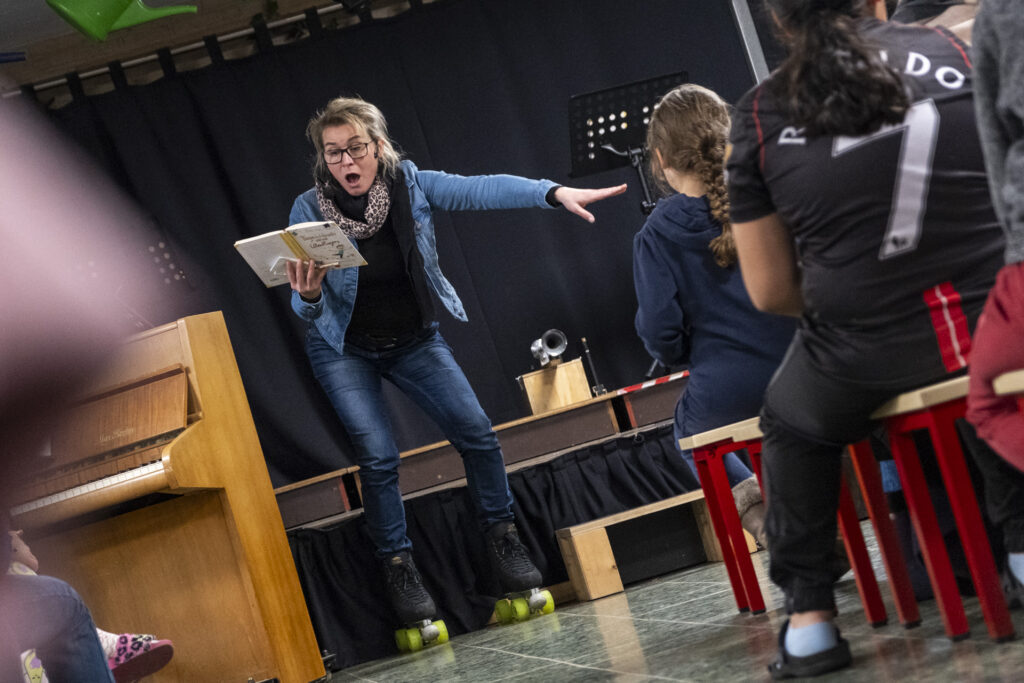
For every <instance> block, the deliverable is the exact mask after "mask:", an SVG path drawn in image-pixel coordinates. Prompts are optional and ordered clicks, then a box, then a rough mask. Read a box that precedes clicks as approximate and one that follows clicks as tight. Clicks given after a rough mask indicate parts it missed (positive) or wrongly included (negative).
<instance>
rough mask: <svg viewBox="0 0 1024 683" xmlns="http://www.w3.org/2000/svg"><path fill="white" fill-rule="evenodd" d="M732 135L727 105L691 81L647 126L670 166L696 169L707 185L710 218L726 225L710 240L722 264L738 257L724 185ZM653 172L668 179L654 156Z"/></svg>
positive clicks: (661, 105)
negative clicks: (727, 141)
mask: <svg viewBox="0 0 1024 683" xmlns="http://www.w3.org/2000/svg"><path fill="white" fill-rule="evenodd" d="M728 137H729V111H728V106H727V105H726V104H725V102H723V101H722V99H721V98H720V97H718V95H716V94H715V93H713V92H711V91H710V90H708V89H707V88H702V87H701V86H699V85H691V84H686V85H681V86H679V87H678V88H676V89H674V90H671V91H670V92H668V93H666V94H665V96H664V97H662V98H661V100H660V101H659V102H658V104H657V105H656V106H655V107H654V112H653V113H652V115H651V122H650V125H649V127H648V129H647V146H648V148H649V149H651V150H658V151H659V152H660V153H661V156H662V158H663V159H664V164H665V166H666V167H668V168H672V169H674V170H676V171H679V172H681V173H692V174H693V175H695V176H696V177H697V178H699V179H700V180H701V182H702V183H703V184H704V191H705V195H706V196H707V199H708V204H709V205H710V207H711V217H712V218H713V219H714V220H715V222H717V223H718V224H719V225H721V226H722V234H721V235H719V236H718V237H715V238H714V239H713V240H711V242H710V243H709V244H708V248H709V249H711V253H712V254H713V255H714V258H715V263H716V264H718V265H719V266H721V267H722V268H728V267H729V266H731V265H733V264H735V263H736V260H737V257H736V242H735V240H734V239H733V236H732V224H731V223H730V222H729V194H728V192H727V190H726V185H725V144H726V140H727V139H728ZM652 156H653V152H652ZM652 171H653V172H654V176H655V178H657V179H658V180H659V181H661V182H662V183H664V170H663V169H662V168H661V165H660V164H657V163H654V162H653V161H652Z"/></svg>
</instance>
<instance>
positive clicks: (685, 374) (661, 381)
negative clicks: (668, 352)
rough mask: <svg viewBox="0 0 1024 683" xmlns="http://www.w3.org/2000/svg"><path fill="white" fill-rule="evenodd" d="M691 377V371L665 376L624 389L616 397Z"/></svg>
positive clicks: (618, 391) (617, 392)
mask: <svg viewBox="0 0 1024 683" xmlns="http://www.w3.org/2000/svg"><path fill="white" fill-rule="evenodd" d="M689 376H690V371H689V370H683V371H682V372H673V373H672V374H671V375H665V376H664V377H659V378H658V379H652V380H648V381H646V382H643V383H642V384H634V385H633V386H629V387H623V388H622V389H619V390H617V391H616V392H615V395H616V396H622V395H623V394H631V393H633V392H634V391H640V390H641V389H647V388H650V387H653V386H654V385H655V384H664V383H665V382H672V381H674V380H677V379H680V378H682V377H689Z"/></svg>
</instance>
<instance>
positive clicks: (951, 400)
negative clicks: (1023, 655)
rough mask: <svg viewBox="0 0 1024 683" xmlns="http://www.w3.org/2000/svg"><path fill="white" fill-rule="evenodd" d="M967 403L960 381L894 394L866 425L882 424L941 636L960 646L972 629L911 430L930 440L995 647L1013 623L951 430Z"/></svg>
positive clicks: (1010, 632) (1009, 634) (1011, 632)
mask: <svg viewBox="0 0 1024 683" xmlns="http://www.w3.org/2000/svg"><path fill="white" fill-rule="evenodd" d="M966 395H967V378H966V377H960V378H957V379H953V380H949V381H947V382H942V383H940V384H935V385H932V386H929V387H925V388H923V389H920V390H918V391H912V392H908V393H905V394H900V395H899V396H897V397H896V398H894V399H892V400H891V401H889V402H888V403H886V404H885V405H883V406H882V407H881V408H879V409H878V410H877V411H875V412H874V413H873V414H872V417H873V418H876V419H880V420H883V421H884V423H885V426H886V428H887V429H888V431H889V440H890V443H891V446H892V453H893V458H894V459H895V461H896V468H897V470H898V471H899V474H900V480H901V481H902V483H903V494H904V497H905V498H906V500H907V509H908V512H909V513H910V520H911V522H912V524H913V525H914V530H915V531H916V533H917V538H918V540H919V541H920V543H921V551H922V554H923V555H924V562H925V568H926V569H927V571H928V578H929V579H930V580H931V584H932V588H933V590H934V591H935V599H936V602H937V604H938V606H939V612H940V614H941V615H942V620H943V624H944V625H945V629H946V634H947V635H948V636H949V637H950V638H952V639H953V640H959V639H961V638H966V637H967V636H969V635H970V628H969V627H968V624H967V617H966V615H965V614H964V608H963V603H962V602H961V601H960V593H959V591H958V590H957V585H956V580H955V579H954V577H953V568H952V565H951V564H950V562H949V556H948V555H947V553H946V546H945V542H944V541H943V538H942V534H941V533H940V531H939V525H938V521H937V519H936V517H935V509H934V508H933V507H932V502H931V499H930V497H929V494H928V486H927V484H926V482H925V479H924V474H923V472H922V470H921V462H920V459H919V456H918V453H917V449H916V448H915V446H914V442H913V440H912V438H911V436H910V434H911V432H913V431H916V430H927V431H928V434H929V436H930V437H931V440H932V445H933V447H934V449H935V458H936V460H937V461H938V465H939V470H940V471H941V472H942V480H943V483H944V484H945V488H946V493H947V494H948V496H949V501H950V506H951V507H952V510H953V517H954V519H955V520H956V526H957V530H958V532H959V534H960V541H961V543H962V545H963V548H964V554H965V556H966V558H967V565H968V567H969V568H970V571H971V579H972V580H973V581H974V587H975V590H976V591H977V594H978V601H979V602H980V604H981V610H982V614H984V616H985V624H986V625H987V626H988V632H989V635H990V636H991V637H992V639H993V640H995V641H997V642H1001V641H1005V640H1010V639H1012V638H1013V637H1014V628H1013V622H1012V621H1011V620H1010V613H1009V611H1008V610H1007V607H1006V599H1005V598H1004V596H1003V591H1002V585H1001V582H1000V578H999V574H998V572H997V571H996V564H995V560H994V559H993V557H992V550H991V548H990V546H989V541H988V535H987V534H986V531H985V525H984V523H983V522H982V518H981V512H980V510H979V508H978V501H977V499H976V498H975V495H974V487H973V486H972V484H971V478H970V474H969V472H968V470H967V463H966V462H965V461H964V454H963V451H962V449H961V447H960V439H959V437H958V436H957V433H956V429H955V425H954V423H955V421H956V420H957V419H958V418H961V417H963V415H964V412H965V410H966V401H965V397H966Z"/></svg>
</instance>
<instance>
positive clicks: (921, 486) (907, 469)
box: [886, 417, 971, 640]
mask: <svg viewBox="0 0 1024 683" xmlns="http://www.w3.org/2000/svg"><path fill="white" fill-rule="evenodd" d="M886 426H887V427H888V430H889V442H890V444H891V445H892V454H893V459H894V460H895V461H896V469H897V470H899V473H900V481H901V482H902V483H903V495H904V497H905V498H906V500H907V511H908V512H909V513H910V521H911V522H912V523H913V525H914V531H915V532H916V533H917V539H918V541H919V542H920V544H921V552H922V553H923V555H924V566H925V569H926V570H927V571H928V578H929V579H930V580H931V583H932V590H933V591H934V592H935V602H936V603H937V604H938V606H939V614H941V615H942V623H943V625H944V626H945V628H946V635H947V636H949V637H950V638H952V639H953V640H961V639H963V638H966V637H968V636H970V635H971V630H970V628H968V626H967V615H966V614H964V606H963V603H961V602H960V592H959V590H958V589H957V585H956V579H955V578H954V577H953V566H952V565H951V564H950V563H949V555H947V554H946V544H945V541H944V540H943V538H942V533H941V532H940V531H939V522H938V520H937V519H936V518H935V509H934V508H933V507H932V501H931V498H930V497H929V495H928V484H927V483H926V482H925V479H924V472H923V471H922V470H921V462H920V461H919V460H918V454H917V448H916V447H915V446H914V442H913V441H912V440H911V439H910V437H909V436H907V435H906V434H904V433H902V432H901V430H900V424H899V417H896V418H889V419H888V420H886Z"/></svg>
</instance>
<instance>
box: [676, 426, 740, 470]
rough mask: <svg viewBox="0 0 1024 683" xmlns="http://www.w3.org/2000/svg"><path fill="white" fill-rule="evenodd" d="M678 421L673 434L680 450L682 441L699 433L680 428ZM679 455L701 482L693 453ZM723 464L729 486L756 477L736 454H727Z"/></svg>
mask: <svg viewBox="0 0 1024 683" xmlns="http://www.w3.org/2000/svg"><path fill="white" fill-rule="evenodd" d="M676 419H677V421H676V424H675V427H674V429H673V434H674V436H675V443H676V448H677V449H678V448H679V440H680V439H683V438H686V437H687V436H693V435H694V434H696V433H699V432H694V431H691V430H688V429H685V428H680V425H679V422H678V417H677V418H676ZM679 453H680V454H681V455H682V456H683V460H685V461H686V464H687V465H689V466H690V471H691V472H693V478H694V479H696V480H697V481H698V482H699V481H700V477H698V476H697V467H696V465H694V464H693V451H683V450H680V451H679ZM722 462H723V463H724V464H725V474H726V476H727V477H728V478H729V486H736V484H738V483H740V482H741V481H743V480H744V479H749V478H750V477H752V476H754V473H753V472H751V471H750V468H749V467H747V466H746V464H744V462H743V461H742V460H740V458H739V456H738V455H736V453H735V452H733V453H726V454H725V457H723V458H722Z"/></svg>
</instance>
